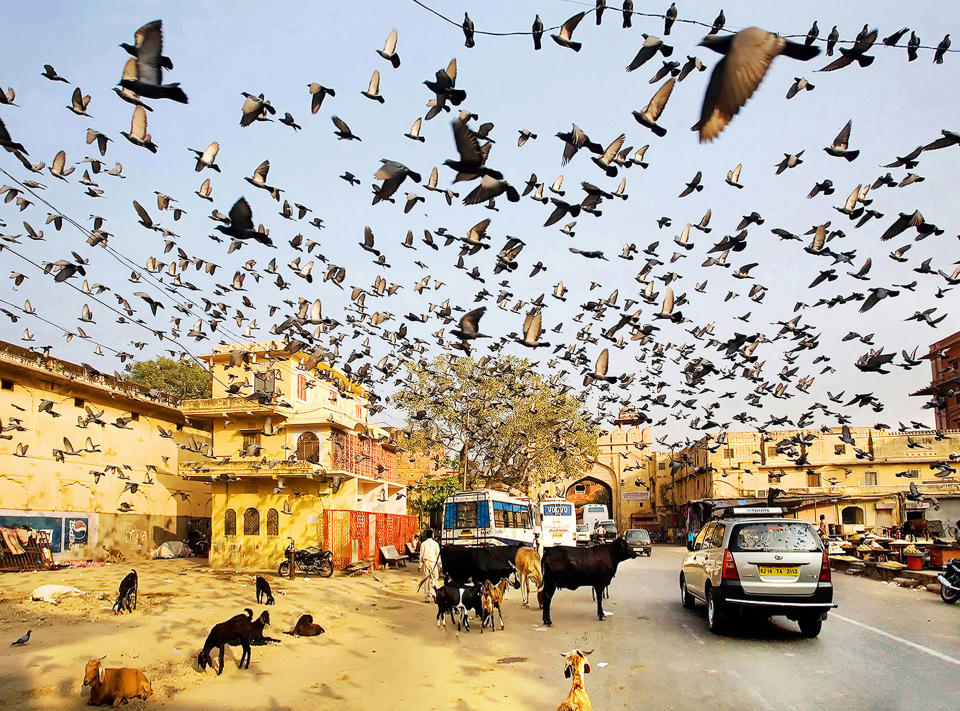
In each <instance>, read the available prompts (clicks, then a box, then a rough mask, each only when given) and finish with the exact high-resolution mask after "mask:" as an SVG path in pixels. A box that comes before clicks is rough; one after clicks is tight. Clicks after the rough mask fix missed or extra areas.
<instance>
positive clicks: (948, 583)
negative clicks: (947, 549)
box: [937, 558, 960, 605]
mask: <svg viewBox="0 0 960 711" xmlns="http://www.w3.org/2000/svg"><path fill="white" fill-rule="evenodd" d="M937 580H938V581H939V582H940V599H941V600H943V601H944V602H945V603H947V604H949V605H952V604H953V603H955V602H956V601H957V600H960V558H954V559H953V560H951V561H950V562H949V563H947V569H946V570H945V571H943V575H938V576H937Z"/></svg>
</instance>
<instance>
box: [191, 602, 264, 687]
mask: <svg viewBox="0 0 960 711" xmlns="http://www.w3.org/2000/svg"><path fill="white" fill-rule="evenodd" d="M244 612H246V613H247V614H246V615H234V616H233V617H231V618H230V619H229V620H227V621H226V622H220V623H218V624H215V625H214V626H213V627H212V628H211V630H210V634H208V635H207V641H206V642H204V643H203V651H202V652H200V654H199V656H198V657H197V664H198V665H199V666H200V671H204V670H205V669H206V668H207V665H208V664H209V665H210V666H211V667H212V666H213V660H212V659H210V652H212V651H213V650H214V649H215V648H219V649H220V668H219V669H217V676H219V675H220V674H221V673H223V648H224V646H226V645H228V644H230V645H234V646H236V645H240V646H241V647H242V648H243V654H241V655H240V664H239V668H240V669H243V661H244V659H246V661H247V669H249V668H250V657H251V654H250V637H251V634H252V632H253V626H252V624H251V623H252V621H253V610H251V609H250V608H249V607H245V608H244Z"/></svg>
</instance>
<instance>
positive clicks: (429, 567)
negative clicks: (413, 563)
mask: <svg viewBox="0 0 960 711" xmlns="http://www.w3.org/2000/svg"><path fill="white" fill-rule="evenodd" d="M417 570H418V571H419V572H420V573H423V574H424V577H423V579H422V580H421V581H420V585H421V586H423V587H424V591H423V593H424V602H433V601H434V600H435V598H436V589H437V588H438V587H440V544H439V543H437V542H436V541H435V540H434V538H433V529H432V528H428V529H427V530H426V531H424V532H423V543H421V544H420V564H419V566H418V568H417Z"/></svg>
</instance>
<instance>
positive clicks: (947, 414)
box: [913, 331, 960, 430]
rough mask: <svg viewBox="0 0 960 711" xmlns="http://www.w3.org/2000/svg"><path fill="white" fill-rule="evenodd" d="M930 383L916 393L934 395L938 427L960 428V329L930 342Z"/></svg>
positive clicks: (931, 399) (932, 398) (932, 403)
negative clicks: (931, 343) (932, 342)
mask: <svg viewBox="0 0 960 711" xmlns="http://www.w3.org/2000/svg"><path fill="white" fill-rule="evenodd" d="M927 358H929V359H930V371H931V378H930V385H929V386H927V387H926V388H924V389H923V390H920V391H918V392H915V393H913V394H914V395H922V396H926V397H929V398H930V406H931V407H932V408H933V412H934V415H935V416H936V425H937V429H938V430H955V429H960V331H957V332H956V333H954V334H953V335H952V336H947V337H946V338H944V339H942V340H939V341H937V342H936V343H934V344H933V345H931V346H930V352H929V353H928V354H927Z"/></svg>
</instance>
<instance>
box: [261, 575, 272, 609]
mask: <svg viewBox="0 0 960 711" xmlns="http://www.w3.org/2000/svg"><path fill="white" fill-rule="evenodd" d="M261 598H266V602H265V603H263V604H264V605H273V604H274V600H273V592H272V591H271V590H270V583H268V582H267V579H266V578H264V577H263V576H261V575H258V576H257V604H258V605H259V604H260V600H261Z"/></svg>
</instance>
